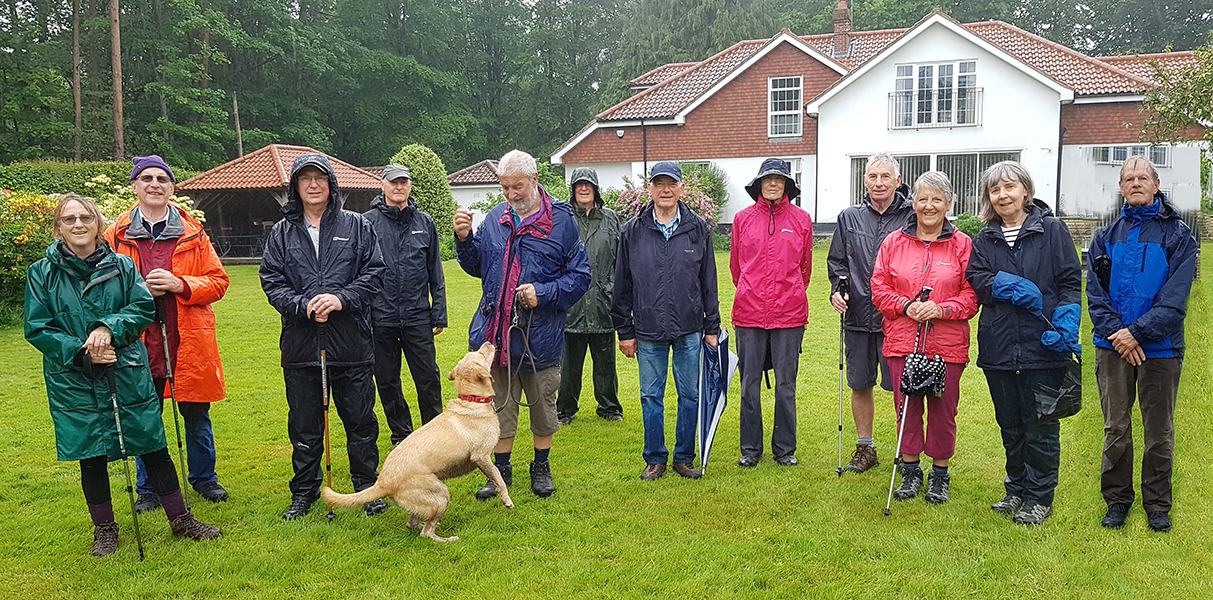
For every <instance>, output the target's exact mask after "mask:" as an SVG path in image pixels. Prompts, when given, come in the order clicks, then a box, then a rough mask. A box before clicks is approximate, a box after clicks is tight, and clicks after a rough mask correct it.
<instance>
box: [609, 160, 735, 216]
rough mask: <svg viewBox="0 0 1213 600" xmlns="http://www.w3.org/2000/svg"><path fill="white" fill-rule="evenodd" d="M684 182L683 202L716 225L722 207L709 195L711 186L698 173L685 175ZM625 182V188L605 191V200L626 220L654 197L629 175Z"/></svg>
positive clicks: (624, 179) (636, 213)
mask: <svg viewBox="0 0 1213 600" xmlns="http://www.w3.org/2000/svg"><path fill="white" fill-rule="evenodd" d="M682 182H683V183H684V184H685V185H686V191H685V192H684V193H683V194H682V202H683V203H684V204H686V205H687V207H689V208H690V209H691V210H693V211H695V214H697V215H699V216H700V217H703V220H705V221H707V222H708V227H715V226H716V221H717V219H718V218H719V216H720V207H718V206H717V205H716V202H715V201H714V200H712V198H711V197H710V196H708V193H707V192H708V191H709V188H710V186H708V185H707V184H706V183H704V182H703V181H702V180H701V179H700V178H699V174H698V173H688V174H686V175H684V176H683V178H682ZM623 183H624V189H622V190H619V191H618V192H615V191H614V190H608V191H606V192H604V193H603V200H604V202H606V204H607V205H608V206H609V207H610V208H611V209H612V210H614V211H615V212H617V213H619V217H620V218H621V219H623V220H625V221H626V220H628V219H631V218H632V217H635V216H636V215H638V214H640V209H642V208H644V207H645V205H646V204H648V203H649V202H651V201H652V200H653V199H652V198H651V197H650V196H649V189H648V188H647V187H645V186H643V185H636V184H634V183H632V180H631V179H629V178H627V177H624V178H623Z"/></svg>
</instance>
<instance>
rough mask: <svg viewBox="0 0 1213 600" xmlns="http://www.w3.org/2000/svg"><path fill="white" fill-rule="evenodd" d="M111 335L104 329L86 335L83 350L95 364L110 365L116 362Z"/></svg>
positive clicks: (116, 356) (116, 354) (116, 355)
mask: <svg viewBox="0 0 1213 600" xmlns="http://www.w3.org/2000/svg"><path fill="white" fill-rule="evenodd" d="M112 343H113V334H111V333H110V330H109V329H108V328H106V327H98V328H96V329H94V330H93V331H92V333H90V334H88V339H86V340H84V346H83V347H84V350H85V351H86V352H88V355H89V358H90V359H92V361H93V362H94V363H96V364H111V363H116V362H118V353H117V351H115V350H114V346H113V345H112Z"/></svg>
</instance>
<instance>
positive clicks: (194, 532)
mask: <svg viewBox="0 0 1213 600" xmlns="http://www.w3.org/2000/svg"><path fill="white" fill-rule="evenodd" d="M168 525H169V528H170V529H172V530H173V535H175V536H180V537H187V538H190V539H192V540H213V539H215V538H218V537H219V536H222V535H223V532H221V531H219V528H218V527H215V526H214V525H207V524H206V523H203V522H202V521H199V520H198V519H195V518H194V514H193V513H191V512H188V511H187V512H186V513H185V514H184V515H181V516H180V517H177V518H176V519H173V520H172V521H169V522H168Z"/></svg>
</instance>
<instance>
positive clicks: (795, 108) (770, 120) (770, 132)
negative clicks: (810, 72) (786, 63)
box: [767, 75, 804, 138]
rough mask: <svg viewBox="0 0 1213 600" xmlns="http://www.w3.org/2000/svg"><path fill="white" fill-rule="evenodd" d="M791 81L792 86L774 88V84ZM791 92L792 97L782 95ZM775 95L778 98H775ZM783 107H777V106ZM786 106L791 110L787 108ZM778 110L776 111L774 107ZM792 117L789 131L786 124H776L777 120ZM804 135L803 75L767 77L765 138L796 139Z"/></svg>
mask: <svg viewBox="0 0 1213 600" xmlns="http://www.w3.org/2000/svg"><path fill="white" fill-rule="evenodd" d="M787 80H793V81H795V83H794V84H793V85H781V86H780V87H775V82H777V81H778V82H784V81H787ZM789 91H793V92H794V94H793V96H794V97H786V96H784V94H786V93H788V92H789ZM776 94H779V97H778V98H776ZM780 104H782V105H784V106H778V105H780ZM788 105H790V106H791V108H790V109H789V108H788ZM777 106H778V107H779V108H780V110H776V107H777ZM784 117H793V118H792V121H794V126H793V130H791V131H789V130H786V129H785V128H786V127H787V125H788V123H787V122H782V121H781V122H780V123H778V124H777V123H776V122H775V121H776V119H777V118H784ZM777 127H778V130H777ZM801 135H804V76H803V75H787V76H782V77H767V137H769V138H784V137H798V136H801Z"/></svg>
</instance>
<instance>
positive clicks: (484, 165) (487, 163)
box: [446, 158, 498, 185]
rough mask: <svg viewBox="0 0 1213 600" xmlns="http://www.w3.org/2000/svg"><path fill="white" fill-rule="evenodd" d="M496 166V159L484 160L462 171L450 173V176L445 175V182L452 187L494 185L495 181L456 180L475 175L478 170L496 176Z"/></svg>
mask: <svg viewBox="0 0 1213 600" xmlns="http://www.w3.org/2000/svg"><path fill="white" fill-rule="evenodd" d="M497 165H498V161H497V160H496V159H493V158H486V159H484V160H482V161H480V162H478V163H475V164H472V165H468V166H466V167H464V168H462V169H459V170H458V171H455V172H454V173H451V174H450V175H447V176H446V179H447V181H449V182H451V184H452V185H454V184H478V183H486V184H487V183H496V180H493V181H489V180H487V179H486V180H474V181H458V180H459V179H461V178H462V177H463V176H468V175H471V174H473V173H475V172H476V171H477V170H479V169H487V170H488V171H489V172H490V173H492V174H493V175H494V176H496V174H497Z"/></svg>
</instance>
